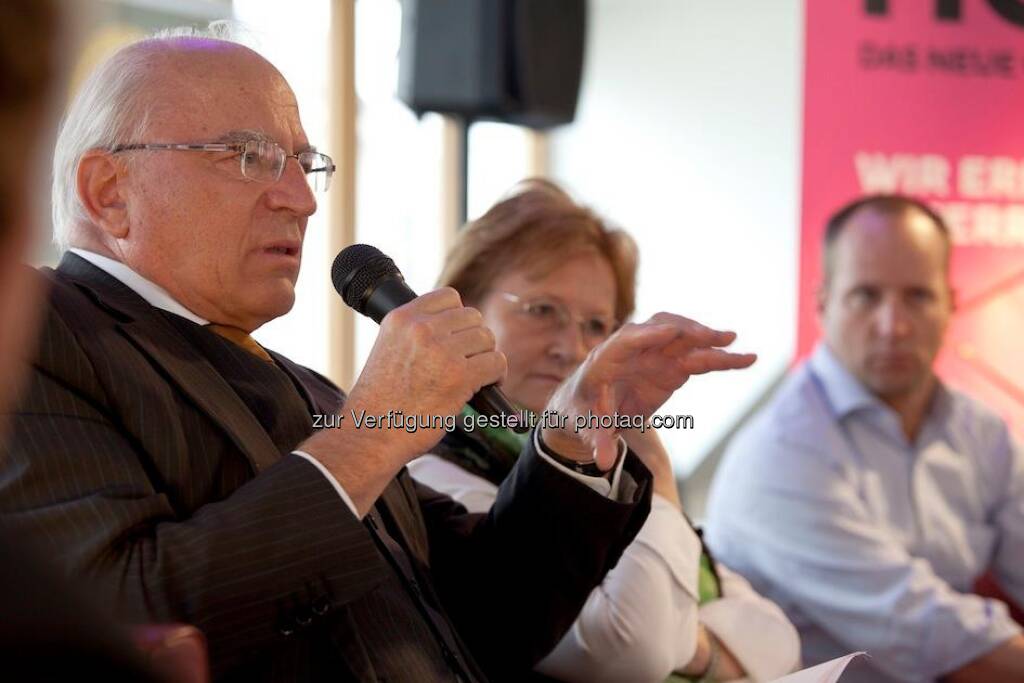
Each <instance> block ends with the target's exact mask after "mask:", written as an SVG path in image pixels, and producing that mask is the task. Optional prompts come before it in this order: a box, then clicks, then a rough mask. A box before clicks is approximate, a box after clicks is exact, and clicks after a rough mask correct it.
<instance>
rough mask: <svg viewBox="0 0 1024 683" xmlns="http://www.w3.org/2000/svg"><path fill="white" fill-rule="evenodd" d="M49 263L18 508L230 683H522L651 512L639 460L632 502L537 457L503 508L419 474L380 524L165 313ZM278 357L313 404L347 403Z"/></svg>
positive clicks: (5, 500)
mask: <svg viewBox="0 0 1024 683" xmlns="http://www.w3.org/2000/svg"><path fill="white" fill-rule="evenodd" d="M44 272H45V273H46V274H47V275H48V277H49V278H50V279H51V280H52V282H53V290H52V293H51V297H50V300H51V306H50V309H49V311H48V316H47V320H46V324H45V329H44V333H43V335H42V340H41V345H40V351H39V357H38V360H37V361H36V363H35V367H34V372H33V375H32V380H31V383H30V387H29V391H28V392H27V396H26V397H25V399H24V401H23V403H22V405H21V406H20V407H19V409H18V411H17V413H16V414H15V415H14V419H13V421H12V427H13V431H12V438H11V441H10V443H9V445H8V447H7V448H6V453H5V455H6V457H5V458H4V460H3V462H2V464H0V512H3V513H5V514H6V515H9V516H10V518H12V519H13V520H15V521H16V522H17V523H18V524H19V525H21V526H23V527H25V528H28V529H29V530H31V532H32V533H33V534H34V535H35V536H36V538H37V539H39V541H41V542H42V543H45V544H46V545H47V547H48V548H50V549H52V551H53V552H54V554H55V556H56V557H58V558H59V559H60V560H62V561H63V563H64V566H65V567H66V569H67V571H68V572H69V573H72V574H73V575H77V576H80V577H86V578H88V579H89V580H91V581H92V582H93V583H94V585H95V586H96V587H97V590H100V591H103V593H104V595H109V596H110V599H111V600H114V601H115V602H116V604H117V605H118V606H119V607H120V608H121V609H122V610H124V611H125V612H127V613H129V614H132V615H135V616H136V617H137V618H139V619H145V620H170V619H179V620H184V621H187V622H189V623H193V624H195V625H197V626H199V627H200V628H202V629H203V631H204V632H205V633H206V635H207V637H208V638H209V640H210V647H211V658H212V665H213V669H214V673H215V675H217V676H218V677H220V678H225V679H227V678H231V679H236V678H237V679H240V680H257V679H258V680H321V679H323V680H384V679H385V678H387V680H408V681H432V680H453V679H454V676H455V674H454V673H453V672H456V671H457V672H461V675H462V677H463V678H467V679H471V680H479V679H482V678H484V677H485V674H484V673H482V672H481V669H482V670H483V671H485V672H486V676H489V677H491V678H518V677H519V676H520V675H521V674H522V675H525V674H523V672H525V671H527V670H528V669H529V667H530V666H531V665H532V663H533V662H534V661H536V660H537V659H539V658H540V657H541V656H542V655H543V654H545V653H546V652H547V651H548V650H549V649H550V648H551V647H553V646H554V644H555V643H556V642H557V640H558V638H559V637H560V636H561V634H562V633H563V632H564V631H565V629H566V628H568V626H569V624H570V623H571V622H572V620H573V618H574V617H575V615H576V614H577V612H578V610H579V608H580V607H581V606H582V604H583V602H584V600H585V598H586V596H587V594H588V593H589V591H590V590H591V588H592V587H593V586H595V585H596V584H597V583H599V582H600V579H601V577H602V576H603V575H604V573H605V572H606V571H607V569H608V568H609V567H610V566H611V565H612V564H614V562H615V561H616V560H617V558H618V556H619V554H620V553H621V551H622V548H623V547H625V545H626V544H627V543H628V542H629V541H630V540H631V539H632V537H633V536H634V535H635V533H636V530H637V529H638V528H639V526H640V524H641V523H642V521H643V519H644V518H645V517H646V512H647V509H648V505H649V496H650V493H649V475H648V473H647V472H646V470H643V468H642V467H640V466H639V464H638V463H636V462H635V461H634V460H633V459H632V458H631V459H630V461H629V462H628V463H627V471H628V472H629V476H626V477H625V479H626V481H627V482H639V483H640V486H639V487H636V491H635V495H634V496H633V499H634V501H635V502H633V503H630V504H622V503H617V502H614V501H610V500H607V499H604V498H602V497H601V496H599V495H597V494H595V493H593V492H591V491H590V490H588V489H586V488H585V487H584V486H582V485H581V484H579V483H578V482H574V481H572V480H571V479H569V478H568V477H566V476H564V475H563V474H561V473H559V472H557V471H555V470H554V468H552V467H550V466H549V465H547V464H546V463H544V462H543V461H542V460H540V459H539V458H537V456H536V454H535V453H534V452H533V451H532V449H531V448H528V449H527V450H526V451H525V452H524V454H523V455H522V457H521V458H520V460H519V464H518V465H517V468H516V470H515V471H514V472H513V474H512V475H511V476H510V477H509V479H508V481H507V482H506V485H505V486H504V487H503V489H502V492H501V494H500V496H499V499H498V503H497V504H496V505H495V507H494V510H493V511H492V513H491V514H490V515H489V516H487V517H483V516H476V515H468V514H465V512H464V510H463V509H462V508H461V507H460V506H458V505H456V504H455V503H453V502H452V501H451V500H450V499H448V498H446V497H444V496H441V495H440V494H437V493H436V492H434V491H431V490H430V489H427V488H425V487H422V486H419V485H417V484H415V483H414V482H413V481H412V479H411V478H410V477H409V476H408V475H407V473H406V472H405V471H404V470H403V472H402V473H401V474H400V475H399V476H398V477H397V478H396V479H395V480H394V481H393V482H392V484H391V485H390V486H389V487H388V488H387V489H386V490H385V492H384V494H383V495H382V497H381V499H380V501H379V502H378V504H377V506H376V507H375V509H374V511H373V512H372V513H371V515H369V517H368V519H367V521H366V523H362V522H360V521H359V520H357V519H356V518H355V517H354V516H353V515H352V514H351V512H350V511H349V510H348V508H347V507H346V506H345V504H344V503H343V502H342V501H341V500H339V498H338V495H337V493H336V492H335V491H334V489H333V488H332V487H331V485H330V484H329V483H328V482H327V480H326V479H325V478H324V477H323V476H322V475H320V473H319V472H317V471H316V469H315V468H314V467H313V466H312V465H311V464H309V463H308V462H306V461H305V460H303V459H302V458H299V457H297V456H294V455H290V454H288V453H289V451H290V450H291V449H292V448H294V446H295V445H297V444H293V445H290V446H288V447H286V448H281V447H279V446H278V445H275V444H274V442H273V441H272V440H271V437H270V435H269V434H268V432H267V430H266V429H264V426H263V424H261V422H260V420H259V419H257V417H256V416H255V415H254V413H253V411H252V410H250V408H249V406H247V405H246V403H244V402H243V400H242V399H241V398H240V395H239V393H238V392H236V391H235V390H234V389H232V386H231V385H230V384H229V383H228V382H227V381H226V380H225V379H224V377H223V376H222V375H221V374H220V373H218V372H217V371H216V370H215V369H214V367H213V365H211V363H210V361H209V359H208V358H207V357H206V356H204V355H202V354H200V353H199V351H198V350H197V348H196V347H195V345H194V344H190V343H189V342H188V341H187V335H183V334H182V331H181V329H179V328H178V327H176V325H175V324H174V323H173V322H172V321H171V320H169V319H168V317H167V314H164V313H162V312H160V311H158V310H157V309H155V308H153V307H152V306H150V305H149V304H148V303H146V302H145V301H144V300H143V299H142V298H141V297H139V296H138V295H137V294H135V293H134V292H132V291H131V290H130V289H129V288H127V287H126V286H124V285H123V284H121V283H120V282H118V281H117V280H116V279H114V278H112V277H110V276H109V275H107V274H106V273H104V272H103V271H101V270H99V269H98V268H96V267H94V266H92V265H91V264H89V263H87V262H86V261H85V260H83V259H81V258H79V257H77V256H75V255H73V254H69V255H66V256H65V258H64V260H63V261H62V263H61V265H60V267H59V268H58V270H57V271H56V272H54V271H44ZM202 333H204V334H205V333H206V332H205V331H203V332H202ZM275 358H276V360H277V363H278V366H279V367H278V368H273V371H274V372H279V371H280V370H283V371H284V372H285V373H287V374H288V376H289V377H290V378H291V379H292V380H293V381H294V386H295V388H296V391H297V392H298V394H299V395H300V396H301V398H302V400H303V401H304V402H305V404H306V406H307V407H308V409H309V410H311V411H317V412H319V411H325V412H326V411H331V410H336V409H337V408H338V406H339V405H340V404H341V401H342V400H343V397H342V395H341V394H340V392H338V390H337V389H336V388H335V387H334V386H333V385H331V384H330V383H329V382H327V381H326V380H325V379H323V378H322V377H320V376H319V375H316V374H315V373H313V372H311V371H309V370H307V369H305V368H301V367H299V366H296V365H294V364H292V363H290V362H289V361H287V359H284V358H282V357H280V356H275ZM260 362H262V361H260ZM266 367H268V368H269V367H271V366H266ZM279 368H280V370H279ZM352 457H359V454H358V453H353V454H352ZM453 625H454V626H453ZM455 629H457V630H458V634H456V632H455Z"/></svg>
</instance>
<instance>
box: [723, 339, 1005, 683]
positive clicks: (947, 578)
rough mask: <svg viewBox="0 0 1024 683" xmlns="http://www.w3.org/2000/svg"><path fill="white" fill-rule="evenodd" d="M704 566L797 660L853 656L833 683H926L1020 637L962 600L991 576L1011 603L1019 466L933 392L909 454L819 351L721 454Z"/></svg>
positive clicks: (978, 420)
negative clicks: (757, 612) (789, 644)
mask: <svg viewBox="0 0 1024 683" xmlns="http://www.w3.org/2000/svg"><path fill="white" fill-rule="evenodd" d="M707 532H708V536H707V538H708V541H709V543H710V544H711V548H712V550H713V551H714V552H715V553H716V555H717V556H718V557H719V558H720V559H722V560H723V561H724V562H728V563H729V564H730V565H731V566H733V567H735V568H736V569H737V570H739V571H741V572H743V574H744V576H746V577H747V578H749V579H750V580H751V582H752V583H753V584H754V586H756V587H757V588H758V590H760V591H761V592H763V593H764V594H765V595H766V596H768V597H770V598H772V599H774V600H775V601H776V602H777V603H778V604H779V605H780V606H781V607H782V608H783V609H784V610H786V612H787V613H788V614H789V616H790V618H791V619H792V620H793V623H794V624H796V626H797V628H798V629H799V630H800V632H801V637H802V640H803V644H804V651H803V654H804V660H805V662H806V663H807V664H808V665H813V664H818V663H820V662H823V661H827V660H830V659H833V658H835V657H838V656H840V655H843V654H845V653H847V652H850V651H855V650H866V651H867V652H868V654H869V655H871V658H870V659H867V660H865V664H866V665H867V666H864V667H860V668H861V670H862V671H863V673H861V674H860V675H859V676H858V674H857V672H855V671H850V672H848V673H847V674H845V675H844V678H843V680H844V681H846V680H850V681H863V682H864V683H867V682H868V681H871V683H883V682H887V681H904V682H914V683H926V682H927V683H930V682H931V681H934V680H936V679H937V678H940V677H941V676H943V675H944V674H946V673H949V672H951V671H953V670H955V669H957V668H959V667H961V666H962V665H964V664H966V663H967V662H969V661H971V660H974V659H976V658H977V657H979V656H981V655H983V654H985V653H986V652H988V651H990V650H992V649H993V648H995V647H996V646H997V645H999V644H1000V643H1002V642H1004V641H1005V640H1007V639H1009V638H1011V637H1012V636H1014V635H1016V634H1018V633H1020V632H1021V629H1020V627H1019V626H1018V625H1017V624H1016V623H1014V621H1013V620H1012V619H1011V618H1010V616H1009V614H1008V613H1007V609H1006V606H1005V605H1004V604H1003V603H1001V602H999V601H996V600H990V599H986V598H981V597H979V596H977V595H973V594H972V593H971V588H972V585H973V583H974V581H975V579H976V578H977V577H978V576H980V575H981V574H983V573H985V572H986V571H992V572H993V573H994V574H995V575H996V578H997V580H998V581H999V582H1000V583H1001V585H1002V587H1003V589H1004V590H1005V591H1006V592H1007V593H1008V594H1009V595H1010V596H1012V597H1013V598H1014V599H1015V600H1017V601H1024V453H1022V451H1021V449H1020V448H1019V446H1017V445H1015V444H1014V443H1013V441H1012V440H1011V438H1010V435H1009V433H1008V431H1007V428H1006V425H1005V424H1004V423H1003V422H1002V420H1000V419H999V418H997V417H996V416H995V415H993V414H992V413H990V412H989V411H988V410H986V409H985V408H983V407H982V406H980V405H979V404H978V403H976V402H974V401H972V400H970V399H968V398H967V397H966V396H963V395H962V394H959V393H956V392H952V391H950V390H948V389H946V388H944V387H942V386H939V387H938V390H937V392H936V395H935V398H934V399H933V401H932V405H931V408H930V410H929V412H928V414H927V416H926V418H925V421H924V423H923V424H922V427H921V430H920V433H919V434H918V436H917V438H916V440H915V441H913V442H909V441H908V440H907V438H906V436H905V435H904V433H903V429H902V426H901V424H900V419H899V416H898V415H897V414H896V413H895V412H894V411H893V410H892V409H890V408H889V407H888V406H886V405H885V404H883V403H882V402H881V401H880V400H878V399H877V398H876V397H874V396H873V395H872V394H871V393H870V392H869V391H867V390H866V389H865V388H864V387H863V386H862V385H861V384H860V383H859V382H858V381H857V379H856V378H855V377H854V376H853V375H851V374H850V373H849V371H847V370H846V369H845V368H844V367H843V366H842V364H841V363H840V362H839V361H838V360H837V359H836V357H835V356H834V355H833V354H832V353H831V352H830V351H829V349H828V348H827V347H826V346H824V345H821V346H819V348H818V349H817V350H816V351H815V353H814V355H813V356H812V358H811V359H810V361H809V362H808V363H806V364H805V365H804V366H802V367H801V368H799V369H798V370H797V371H796V372H795V373H794V374H793V376H791V377H790V378H789V379H788V380H787V382H786V383H785V384H784V385H783V386H782V387H781V388H780V389H779V391H778V393H777V394H776V395H775V397H773V399H772V401H771V403H770V404H769V405H768V406H767V407H766V408H765V409H764V410H763V411H762V412H761V413H760V414H758V415H757V416H756V417H755V418H754V419H753V420H752V421H751V422H750V423H749V424H748V425H747V426H746V427H745V428H744V429H743V430H741V432H740V433H739V434H738V435H737V436H736V438H735V439H734V441H733V443H732V444H730V446H729V449H728V451H727V453H726V457H725V460H724V461H723V463H722V465H721V467H720V468H719V470H718V472H717V474H716V477H715V481H714V483H713V485H712V488H711V494H710V498H709V504H708V527H707Z"/></svg>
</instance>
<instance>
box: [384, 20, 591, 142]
mask: <svg viewBox="0 0 1024 683" xmlns="http://www.w3.org/2000/svg"><path fill="white" fill-rule="evenodd" d="M585 5H586V3H585V0H402V46H401V50H400V54H399V69H398V96H399V97H400V98H401V99H402V101H403V102H405V103H406V104H407V105H409V107H410V108H411V109H412V110H413V111H414V112H416V113H417V114H422V113H423V112H427V111H434V112H440V113H442V114H454V115H457V116H461V117H463V118H465V119H467V120H470V121H472V120H479V119H486V120H496V121H503V122H505V123H515V124H520V125H524V126H530V127H532V128H549V127H551V126H556V125H559V124H562V123H569V122H570V121H572V119H573V117H574V116H575V114H576V100H577V98H578V96H579V89H580V77H581V76H582V73H583V35H584V28H585V21H586V6H585Z"/></svg>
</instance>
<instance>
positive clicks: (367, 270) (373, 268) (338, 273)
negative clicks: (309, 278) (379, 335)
mask: <svg viewBox="0 0 1024 683" xmlns="http://www.w3.org/2000/svg"><path fill="white" fill-rule="evenodd" d="M395 275H397V276H398V277H402V273H401V271H399V270H398V266H396V265H395V262H394V261H392V260H391V259H390V258H388V257H387V256H385V255H384V252H382V251H381V250H380V249H378V248H377V247H374V246H371V245H369V244H353V245H351V246H348V247H345V248H344V249H342V250H341V251H340V252H338V255H337V256H335V257H334V264H333V265H332V266H331V281H332V282H333V283H334V289H336V290H337V292H338V294H340V295H341V298H342V299H343V300H344V301H345V304H346V305H348V306H349V307H351V308H354V309H355V310H357V311H359V312H360V313H362V312H363V310H362V305H363V303H364V301H365V298H366V297H365V295H366V293H367V292H369V291H370V290H371V289H372V288H373V287H374V286H375V285H376V284H377V283H378V282H379V281H380V280H381V278H384V277H389V276H395Z"/></svg>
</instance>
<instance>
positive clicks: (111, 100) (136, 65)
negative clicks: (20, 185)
mask: <svg viewBox="0 0 1024 683" xmlns="http://www.w3.org/2000/svg"><path fill="white" fill-rule="evenodd" d="M240 33H241V32H240V29H239V27H238V25H237V24H234V23H233V22H229V21H215V22H212V23H211V24H210V25H209V27H207V28H205V29H204V28H196V27H191V26H184V27H179V28H172V29H165V30H162V31H159V32H157V33H154V34H153V35H152V36H149V37H148V38H144V39H142V40H139V41H136V42H134V43H131V44H130V45H127V46H125V47H123V48H121V49H119V50H118V51H117V52H115V53H114V54H113V55H111V56H110V57H109V58H108V59H107V60H106V61H105V62H103V63H102V64H101V65H100V66H99V67H97V68H96V69H95V70H94V71H93V72H92V74H90V75H89V77H88V79H86V81H85V82H84V83H83V84H82V87H81V88H80V89H79V91H78V93H77V94H76V95H75V98H74V100H72V102H71V106H70V107H68V110H67V112H66V113H65V115H64V119H63V120H62V121H61V125H60V132H59V133H58V136H57V144H56V147H55V148H54V153H53V190H52V191H53V197H52V199H53V241H54V244H56V245H57V247H58V248H59V249H60V250H61V251H65V250H66V249H67V248H68V247H69V246H72V245H71V241H72V239H73V238H72V230H73V229H74V228H75V227H76V226H78V225H82V224H84V223H86V222H88V216H87V215H86V212H85V207H84V206H82V201H81V199H80V198H79V196H78V189H77V182H76V177H77V175H78V162H79V161H80V160H81V158H82V156H83V155H84V154H85V153H86V152H88V151H89V150H92V149H107V150H109V149H113V148H114V147H115V146H117V145H119V144H125V143H135V142H143V141H144V139H143V136H144V135H145V133H146V129H147V127H148V123H149V116H150V112H151V107H152V105H153V98H152V96H151V95H152V93H151V92H150V91H149V90H148V89H147V87H148V83H147V81H148V80H149V78H150V76H151V71H150V66H151V60H152V56H153V54H154V53H156V52H166V51H168V50H174V49H180V48H187V47H188V46H189V45H188V44H189V40H188V39H202V40H217V41H223V42H229V43H235V44H238V45H243V44H244V43H243V41H241V40H239V39H238V36H239V35H240ZM153 48H157V49H156V50H154V49H153ZM161 48H163V49H161Z"/></svg>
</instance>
